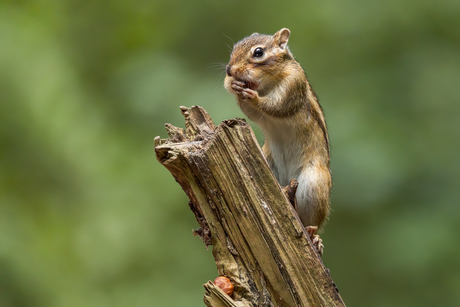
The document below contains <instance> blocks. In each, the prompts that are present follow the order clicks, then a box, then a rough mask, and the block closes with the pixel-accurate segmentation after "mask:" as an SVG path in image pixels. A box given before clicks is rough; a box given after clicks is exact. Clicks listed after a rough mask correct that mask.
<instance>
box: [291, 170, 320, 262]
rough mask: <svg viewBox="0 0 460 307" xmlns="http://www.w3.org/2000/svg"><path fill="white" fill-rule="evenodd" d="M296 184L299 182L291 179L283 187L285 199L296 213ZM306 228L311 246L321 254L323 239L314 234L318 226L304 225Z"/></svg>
mask: <svg viewBox="0 0 460 307" xmlns="http://www.w3.org/2000/svg"><path fill="white" fill-rule="evenodd" d="M298 186H299V183H298V182H297V180H295V179H292V180H291V182H289V184H288V185H287V186H285V187H284V188H283V192H284V194H285V195H286V197H287V199H288V200H289V202H290V203H291V204H292V206H293V207H294V209H295V211H296V212H297V214H298V213H299V210H298V207H297V198H296V197H295V193H296V192H297V187H298ZM306 230H307V233H308V235H309V237H310V240H311V242H312V244H313V248H315V249H316V251H317V252H318V254H319V255H320V256H322V255H323V249H324V245H323V240H321V238H320V237H319V235H317V234H316V231H317V230H318V226H306Z"/></svg>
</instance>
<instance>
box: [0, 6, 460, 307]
mask: <svg viewBox="0 0 460 307" xmlns="http://www.w3.org/2000/svg"><path fill="white" fill-rule="evenodd" d="M282 27H288V28H290V29H291V31H292V35H291V40H290V44H289V45H290V47H291V50H292V51H293V53H294V54H295V55H296V57H297V60H298V61H299V62H300V63H301V64H302V66H303V67H304V68H305V70H306V71H307V73H308V75H309V79H310V81H311V83H312V85H313V87H314V89H315V90H316V92H317V93H318V95H319V97H320V101H321V103H322V105H323V108H324V110H325V113H326V117H327V120H328V124H329V130H330V138H331V142H332V171H333V177H334V190H333V199H332V204H333V208H334V212H333V213H332V215H331V218H330V221H329V223H328V225H327V226H326V228H325V231H324V233H323V235H322V237H323V239H324V242H325V245H326V248H325V255H324V257H323V259H324V263H325V265H326V266H327V267H328V268H330V269H331V274H332V277H333V279H334V281H335V282H336V284H337V286H338V287H339V289H340V293H341V295H342V297H343V299H344V301H345V302H346V303H347V305H348V306H459V305H460V290H459V289H460V246H457V245H456V244H457V243H458V240H459V238H460V236H459V234H460V223H459V221H458V219H459V216H460V212H459V211H460V206H459V202H460V179H459V175H458V174H459V171H460V163H459V162H458V157H457V154H458V151H459V149H460V144H459V141H460V123H459V119H460V118H459V111H460V105H459V102H460V91H459V88H460V82H459V81H460V1H458V0H439V1H415V0H414V1H400V0H389V1H360V0H350V1H334V0H333V1H287V0H286V1H223V0H214V1H143V0H137V1H120V0H112V1H76V0H66V1H63V0H49V1H39V0H37V1H1V2H0V306H2V307H3V306H15V307H16V306H18V307H20V306H52V307H54V306H65V307H74V306H89V307H92V306H94V307H100V306H110V307H116V306H139V307H142V306H203V303H202V296H203V288H202V284H203V283H205V282H206V281H208V280H210V279H214V278H215V277H216V274H217V272H216V269H215V265H214V262H213V258H212V253H211V250H206V249H205V248H204V245H203V243H202V242H201V241H200V239H199V238H197V237H193V236H192V228H196V227H198V225H197V223H196V221H195V219H194V217H193V214H192V213H191V212H190V210H189V208H188V206H187V198H186V196H185V194H184V193H183V191H182V190H181V188H180V187H179V185H178V184H177V183H176V182H175V181H174V179H173V178H172V176H171V175H170V174H169V172H168V171H167V170H166V169H165V168H163V167H162V166H161V165H160V164H159V163H158V162H157V161H156V159H155V156H154V151H153V138H154V137H155V136H156V135H161V136H162V137H164V138H165V137H166V133H165V130H164V128H163V124H164V123H165V122H170V123H172V124H174V125H176V126H182V127H183V125H184V124H183V118H182V116H181V114H180V111H179V106H181V105H185V106H191V105H200V106H203V107H204V108H205V109H207V111H208V112H209V113H210V114H211V116H212V117H213V119H214V120H215V121H216V122H220V121H221V120H223V119H226V118H233V117H237V116H238V117H244V115H243V114H242V113H241V111H240V110H239V109H238V107H237V105H236V103H235V101H234V98H233V97H232V96H231V95H230V94H228V93H226V92H225V90H224V89H223V86H222V82H223V78H224V65H225V63H226V62H227V61H228V59H229V53H230V51H229V47H228V45H229V46H231V45H232V44H233V42H236V41H237V40H239V39H241V38H242V37H244V36H246V35H249V34H251V33H252V32H260V33H269V34H272V33H274V32H276V31H277V30H279V29H280V28H282ZM255 130H256V133H257V134H258V136H259V137H260V130H259V129H257V128H256V127H255Z"/></svg>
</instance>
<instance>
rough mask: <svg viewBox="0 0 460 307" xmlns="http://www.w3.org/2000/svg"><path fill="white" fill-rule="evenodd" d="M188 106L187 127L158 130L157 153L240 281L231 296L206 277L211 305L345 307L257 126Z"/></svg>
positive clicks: (223, 270)
mask: <svg viewBox="0 0 460 307" xmlns="http://www.w3.org/2000/svg"><path fill="white" fill-rule="evenodd" d="M181 111H182V114H183V115H184V117H185V130H184V129H182V128H177V127H174V126H172V125H171V124H166V125H165V126H166V129H167V131H168V135H169V139H165V140H164V139H160V138H159V137H156V138H155V153H156V157H157V159H158V161H159V162H160V163H161V164H162V165H164V166H165V167H166V168H167V169H168V170H169V171H170V172H171V174H172V175H173V176H174V178H175V179H176V181H177V182H178V183H179V184H180V186H181V187H182V189H183V190H184V191H185V193H186V194H187V196H188V197H189V199H190V208H191V210H192V211H193V213H194V214H195V217H196V219H197V221H198V223H199V225H200V228H199V229H198V230H196V231H195V234H197V235H199V236H201V238H202V239H203V241H204V243H205V244H206V245H212V252H213V255H214V259H215V262H216V265H217V270H218V272H219V275H222V276H226V277H227V278H229V279H230V281H231V282H232V283H233V285H234V292H233V294H232V296H231V297H230V296H228V295H227V294H225V293H224V292H223V291H222V290H221V289H220V288H218V287H216V286H215V285H214V284H213V283H212V282H211V281H210V282H208V283H206V284H205V285H204V287H205V290H206V291H205V296H204V302H205V303H206V305H207V306H213V307H216V306H239V307H242V306H254V307H255V306H345V304H344V303H343V301H342V299H341V297H340V295H339V294H338V291H337V288H336V287H335V285H334V283H333V281H332V279H331V277H330V276H329V274H328V272H327V271H326V269H325V267H324V265H323V263H322V261H321V258H320V257H319V256H318V255H317V253H316V251H315V249H314V248H313V247H312V245H311V241H310V239H309V237H308V234H307V233H306V231H305V228H304V227H303V225H302V223H301V222H300V220H299V218H298V217H297V214H296V212H295V210H294V208H293V206H292V205H291V203H290V202H289V200H288V199H287V197H286V194H285V193H283V190H282V188H281V187H280V186H279V184H278V182H277V181H276V178H275V177H274V175H273V174H272V172H271V170H270V168H269V166H268V164H267V162H266V160H265V158H264V156H263V154H262V150H261V149H260V147H259V145H258V143H257V140H256V138H255V136H254V133H253V131H252V129H251V127H250V125H249V124H248V123H247V122H246V121H245V120H243V119H238V118H236V119H229V120H225V121H223V122H222V123H221V124H220V125H219V126H217V127H216V126H215V125H214V123H213V121H212V120H211V118H210V117H209V115H208V113H206V111H205V110H204V109H203V108H201V107H198V106H194V107H191V108H186V107H181Z"/></svg>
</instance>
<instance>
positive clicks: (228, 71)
mask: <svg viewBox="0 0 460 307" xmlns="http://www.w3.org/2000/svg"><path fill="white" fill-rule="evenodd" d="M231 70H232V65H230V64H229V65H227V76H229V77H231V75H232V72H231Z"/></svg>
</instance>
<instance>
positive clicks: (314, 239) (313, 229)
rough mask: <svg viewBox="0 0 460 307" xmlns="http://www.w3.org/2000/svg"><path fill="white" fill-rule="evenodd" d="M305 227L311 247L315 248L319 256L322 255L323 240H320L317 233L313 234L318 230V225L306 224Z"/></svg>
mask: <svg viewBox="0 0 460 307" xmlns="http://www.w3.org/2000/svg"><path fill="white" fill-rule="evenodd" d="M306 228H307V232H308V234H309V235H310V240H311V243H313V248H315V249H316V251H317V252H318V254H319V256H320V257H321V256H323V249H324V245H323V240H321V238H320V237H319V235H317V234H315V233H316V231H317V230H318V226H307V227H306Z"/></svg>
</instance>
